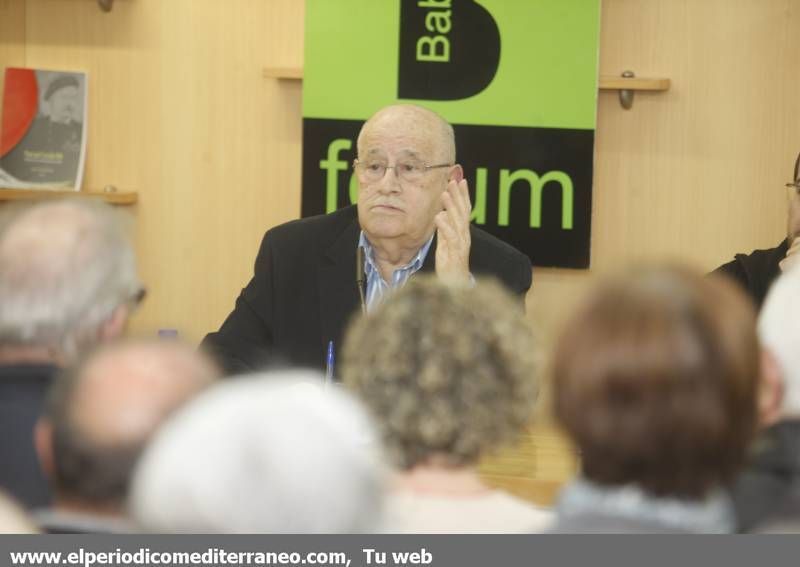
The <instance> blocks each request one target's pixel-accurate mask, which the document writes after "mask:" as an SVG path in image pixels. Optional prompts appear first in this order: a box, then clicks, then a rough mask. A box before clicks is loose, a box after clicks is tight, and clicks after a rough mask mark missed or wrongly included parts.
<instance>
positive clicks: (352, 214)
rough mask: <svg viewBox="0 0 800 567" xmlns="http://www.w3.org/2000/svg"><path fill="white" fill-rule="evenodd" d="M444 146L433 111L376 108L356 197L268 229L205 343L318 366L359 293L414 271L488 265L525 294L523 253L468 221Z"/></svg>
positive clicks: (386, 286) (363, 141)
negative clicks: (246, 278)
mask: <svg viewBox="0 0 800 567" xmlns="http://www.w3.org/2000/svg"><path fill="white" fill-rule="evenodd" d="M455 157H456V156H455V141H454V135H453V129H452V127H451V126H450V125H449V124H448V123H447V122H446V121H445V120H444V119H442V118H441V117H440V116H439V115H437V114H435V113H433V112H431V111H429V110H427V109H424V108H422V107H419V106H413V105H395V106H389V107H387V108H384V109H382V110H380V111H378V112H377V113H376V114H375V115H374V116H372V117H371V118H370V119H369V120H367V122H366V123H365V124H364V126H363V127H362V129H361V132H360V134H359V136H358V159H357V160H355V163H354V167H355V171H356V174H357V176H358V182H359V196H358V205H357V206H351V207H347V208H344V209H341V210H339V211H336V212H334V213H331V214H329V215H325V216H317V217H311V218H307V219H303V220H299V221H294V222H290V223H287V224H284V225H281V226H279V227H276V228H274V229H272V230H270V231H268V232H267V234H266V235H265V236H264V240H263V242H262V244H261V250H260V251H259V254H258V258H257V259H256V264H255V275H254V276H253V279H252V280H251V281H250V283H249V284H248V285H247V287H246V288H245V289H244V290H242V293H241V294H240V296H239V298H238V300H237V302H236V307H235V309H234V310H233V312H232V313H231V314H230V315H229V316H228V318H227V319H226V320H225V322H224V323H223V324H222V327H221V328H220V329H219V331H218V332H216V333H211V334H209V335H208V336H206V338H205V340H204V345H205V346H206V347H207V348H209V349H211V350H212V351H213V352H215V353H216V355H217V356H218V357H219V359H220V361H221V362H222V363H223V365H224V366H225V368H226V369H227V370H228V371H230V372H235V371H244V370H250V369H253V368H257V367H259V366H261V365H264V364H267V363H270V362H273V363H274V362H276V361H282V362H289V363H293V364H299V365H304V366H309V367H321V366H323V364H324V363H325V353H326V350H327V347H328V345H330V344H331V343H332V344H333V345H334V346H335V347H338V346H339V343H340V342H341V337H342V332H343V328H344V326H345V323H346V321H347V319H348V318H349V317H350V315H351V314H352V313H353V312H354V311H356V310H357V309H358V307H359V303H360V302H362V305H363V307H364V308H365V309H371V308H372V307H375V306H377V305H378V304H379V303H380V302H381V300H382V298H383V296H384V295H385V294H386V293H387V292H388V291H389V290H390V289H391V288H395V287H399V286H402V285H403V284H404V283H405V282H406V280H407V279H408V278H409V277H411V276H412V275H413V274H414V273H416V272H418V271H423V272H425V271H434V270H435V272H436V274H437V275H438V276H439V277H440V278H442V279H446V280H453V281H458V280H461V281H469V280H470V279H471V278H472V276H473V275H474V276H477V275H481V274H487V275H493V276H495V277H497V278H498V279H500V280H501V281H502V282H503V283H504V284H505V285H506V286H507V287H508V288H509V289H510V290H511V291H513V292H514V293H516V294H517V295H519V296H524V294H525V293H526V292H527V290H528V288H529V287H530V284H531V265H530V261H529V260H528V258H527V257H526V256H524V255H523V254H521V253H520V252H519V251H517V250H515V249H514V248H513V247H511V246H509V245H507V244H505V243H503V242H501V241H500V240H498V239H496V238H494V237H492V236H490V235H489V234H487V233H485V232H483V231H481V230H479V229H477V228H475V227H471V226H470V224H469V216H470V209H471V205H470V200H469V193H468V190H467V184H466V182H465V181H464V179H463V171H462V169H461V166H460V165H458V164H456V163H455ZM357 251H361V252H363V255H362V254H361V252H357ZM357 257H363V263H361V262H359V261H357ZM357 264H360V265H359V266H358V270H357ZM357 272H358V274H362V273H363V278H362V277H361V276H360V275H357ZM357 279H358V280H361V281H359V282H357ZM362 281H363V284H362ZM360 298H361V299H360Z"/></svg>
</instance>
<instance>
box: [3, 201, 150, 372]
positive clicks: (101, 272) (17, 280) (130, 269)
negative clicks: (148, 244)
mask: <svg viewBox="0 0 800 567" xmlns="http://www.w3.org/2000/svg"><path fill="white" fill-rule="evenodd" d="M141 289H142V284H141V282H140V281H139V277H138V275H137V270H136V260H135V256H134V251H133V247H132V245H131V241H130V238H129V235H128V220H127V218H126V217H125V216H124V215H123V214H122V213H120V212H118V211H116V210H114V209H112V208H111V207H110V206H108V205H106V204H104V203H99V202H92V201H88V200H83V199H81V200H79V199H69V200H60V201H47V202H43V203H37V204H34V205H27V206H24V207H20V208H15V209H13V210H9V211H7V212H6V213H5V214H4V215H3V217H2V219H0V297H2V302H0V346H4V347H15V346H27V347H31V346H34V347H47V348H50V349H54V350H56V351H57V352H60V353H62V354H63V355H65V356H74V355H75V354H76V353H77V352H78V351H79V350H81V349H82V348H83V347H86V346H90V345H92V344H93V343H94V342H95V341H96V340H97V338H98V336H99V334H100V330H101V328H102V327H103V324H104V323H105V322H107V321H108V320H109V319H110V318H111V317H112V315H114V312H115V310H116V309H117V308H119V307H121V306H125V305H126V304H127V303H128V302H130V301H131V300H132V299H133V298H134V297H136V295H137V293H138V292H139V291H140V290H141Z"/></svg>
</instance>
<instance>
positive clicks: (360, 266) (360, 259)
mask: <svg viewBox="0 0 800 567" xmlns="http://www.w3.org/2000/svg"><path fill="white" fill-rule="evenodd" d="M364 281H365V278H364V249H363V248H362V247H361V246H358V247H357V248H356V285H357V286H358V297H359V298H360V300H361V313H363V314H365V315H366V313H367V302H366V300H365V299H364Z"/></svg>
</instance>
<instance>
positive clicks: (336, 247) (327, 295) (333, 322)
mask: <svg viewBox="0 0 800 567" xmlns="http://www.w3.org/2000/svg"><path fill="white" fill-rule="evenodd" d="M360 233H361V229H360V227H359V224H358V217H357V216H356V217H354V218H353V220H352V222H350V223H349V224H348V225H347V226H346V227H345V229H344V230H343V231H341V232H340V233H339V234H338V235H335V234H334V235H331V236H332V238H333V240H332V243H331V244H330V246H329V247H328V248H327V249H325V250H324V251H323V253H322V257H321V258H320V263H319V270H318V278H317V285H318V286H319V298H320V330H319V331H320V340H321V344H320V355H321V356H322V355H323V353H325V352H326V350H327V348H328V341H334V346H335V349H336V352H337V354H338V353H339V352H341V342H342V339H343V336H344V330H345V326H346V324H347V322H348V320H349V318H350V316H351V315H353V314H354V313H355V312H357V310H358V307H359V295H358V287H357V286H356V247H357V246H358V236H359V234H360Z"/></svg>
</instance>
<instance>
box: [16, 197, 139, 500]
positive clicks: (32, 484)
mask: <svg viewBox="0 0 800 567" xmlns="http://www.w3.org/2000/svg"><path fill="white" fill-rule="evenodd" d="M126 222H127V221H126V218H125V215H124V214H123V213H122V212H120V211H117V210H114V209H112V208H111V207H110V206H108V205H105V204H103V203H97V202H90V201H88V200H83V199H77V198H73V199H69V200H61V201H47V202H41V203H38V204H35V205H27V206H23V207H13V208H4V210H3V213H2V215H1V216H0V298H2V301H1V302H0V431H2V432H3V435H2V436H0V463H2V466H1V467H0V487H2V488H4V489H6V490H7V491H8V492H9V493H10V494H11V495H12V496H13V497H14V498H16V499H17V500H18V501H19V502H20V503H22V504H24V505H26V506H27V507H29V508H33V507H40V506H45V505H47V504H48V502H49V493H48V490H47V482H46V481H45V479H44V476H43V475H42V471H41V469H40V466H39V463H38V461H37V459H36V454H35V451H34V448H33V426H34V424H35V422H36V419H37V418H38V417H39V414H40V413H41V409H42V403H43V400H44V395H45V392H46V390H47V388H48V387H49V385H50V383H51V382H52V380H53V376H54V375H55V373H56V372H57V370H58V368H59V367H62V366H64V365H66V364H68V363H69V362H71V361H72V360H74V359H75V357H76V356H78V355H79V354H80V353H81V352H83V351H85V350H87V349H89V348H92V347H93V346H94V345H96V344H98V343H100V342H102V341H105V340H109V339H114V338H116V337H118V336H120V335H121V334H122V333H123V331H124V329H125V326H126V323H127V320H128V317H129V315H130V314H131V312H132V311H133V309H134V308H135V307H136V306H137V305H138V303H139V301H140V300H141V299H142V297H143V295H144V288H143V287H142V283H141V281H140V280H139V276H138V274H137V270H136V261H135V257H134V252H133V246H132V244H131V241H130V238H129V235H128V231H127V227H126Z"/></svg>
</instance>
